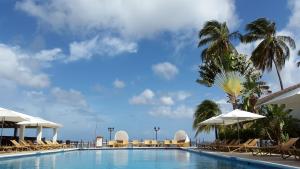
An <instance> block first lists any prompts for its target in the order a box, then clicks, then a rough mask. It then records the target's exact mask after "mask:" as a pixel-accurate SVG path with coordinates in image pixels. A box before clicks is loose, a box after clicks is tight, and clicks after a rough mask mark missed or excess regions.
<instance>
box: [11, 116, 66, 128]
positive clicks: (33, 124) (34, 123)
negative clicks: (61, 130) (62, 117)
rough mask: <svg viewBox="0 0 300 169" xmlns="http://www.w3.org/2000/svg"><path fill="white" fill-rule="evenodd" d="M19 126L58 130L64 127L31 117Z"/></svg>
mask: <svg viewBox="0 0 300 169" xmlns="http://www.w3.org/2000/svg"><path fill="white" fill-rule="evenodd" d="M17 124H18V125H25V126H31V127H37V126H43V127H49V128H58V127H62V125H61V124H58V123H54V122H51V121H48V120H45V119H42V118H39V117H31V118H30V119H29V120H26V121H22V122H19V123H17Z"/></svg>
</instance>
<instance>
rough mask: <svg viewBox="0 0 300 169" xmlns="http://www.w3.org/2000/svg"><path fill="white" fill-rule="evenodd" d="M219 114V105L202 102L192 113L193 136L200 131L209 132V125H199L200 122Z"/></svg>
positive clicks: (207, 101) (209, 101) (206, 101)
mask: <svg viewBox="0 0 300 169" xmlns="http://www.w3.org/2000/svg"><path fill="white" fill-rule="evenodd" d="M219 114H221V110H220V108H219V105H218V104H216V103H215V102H214V101H212V100H204V101H202V102H201V103H200V104H199V105H198V106H197V108H196V111H195V113H194V121H193V129H194V130H196V134H195V136H197V135H198V134H199V133H200V132H201V131H205V132H209V131H211V129H212V126H211V125H201V126H200V125H199V123H200V122H202V121H204V120H207V119H209V118H211V117H213V116H217V115H219Z"/></svg>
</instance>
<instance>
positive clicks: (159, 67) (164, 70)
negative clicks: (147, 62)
mask: <svg viewBox="0 0 300 169" xmlns="http://www.w3.org/2000/svg"><path fill="white" fill-rule="evenodd" d="M152 71H153V72H154V73H155V74H156V75H157V76H159V77H161V78H164V79H166V80H171V79H172V78H174V77H175V76H176V75H177V74H178V72H179V70H178V69H177V67H176V66H175V65H173V64H171V63H169V62H163V63H158V64H155V65H153V66H152Z"/></svg>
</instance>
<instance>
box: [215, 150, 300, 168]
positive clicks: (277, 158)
mask: <svg viewBox="0 0 300 169" xmlns="http://www.w3.org/2000/svg"><path fill="white" fill-rule="evenodd" d="M219 153H221V154H223V155H226V156H231V157H239V158H246V159H251V160H260V161H264V162H271V163H278V164H283V165H289V166H294V167H299V168H300V160H296V159H295V158H294V157H289V158H287V159H282V158H281V157H280V155H275V154H274V155H272V156H253V155H252V154H251V153H226V152H219Z"/></svg>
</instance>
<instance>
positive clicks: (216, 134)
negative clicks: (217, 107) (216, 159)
mask: <svg viewBox="0 0 300 169" xmlns="http://www.w3.org/2000/svg"><path fill="white" fill-rule="evenodd" d="M215 138H216V139H219V137H218V129H217V126H216V125H215Z"/></svg>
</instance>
